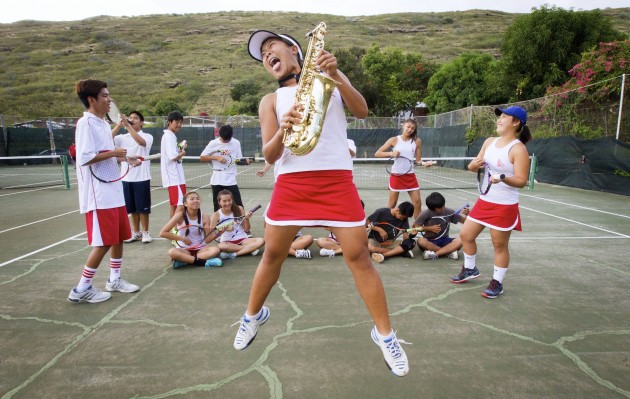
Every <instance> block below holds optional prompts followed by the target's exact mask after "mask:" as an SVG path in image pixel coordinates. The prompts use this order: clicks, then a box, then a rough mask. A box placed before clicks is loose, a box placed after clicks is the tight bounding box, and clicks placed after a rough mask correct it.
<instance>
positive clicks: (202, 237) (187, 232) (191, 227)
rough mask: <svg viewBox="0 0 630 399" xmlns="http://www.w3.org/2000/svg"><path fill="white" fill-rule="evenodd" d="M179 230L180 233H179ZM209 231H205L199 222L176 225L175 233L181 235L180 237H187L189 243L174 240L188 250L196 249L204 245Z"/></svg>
mask: <svg viewBox="0 0 630 399" xmlns="http://www.w3.org/2000/svg"><path fill="white" fill-rule="evenodd" d="M180 232H181V233H180ZM209 233H210V232H206V229H204V228H203V226H202V225H199V224H187V225H184V226H177V227H176V228H175V234H177V235H179V236H182V238H184V237H185V238H188V240H190V244H186V242H185V241H183V240H179V241H176V243H177V246H178V247H180V248H184V249H187V250H189V251H196V250H198V249H201V248H203V247H204V246H205V245H206V237H208V234H209Z"/></svg>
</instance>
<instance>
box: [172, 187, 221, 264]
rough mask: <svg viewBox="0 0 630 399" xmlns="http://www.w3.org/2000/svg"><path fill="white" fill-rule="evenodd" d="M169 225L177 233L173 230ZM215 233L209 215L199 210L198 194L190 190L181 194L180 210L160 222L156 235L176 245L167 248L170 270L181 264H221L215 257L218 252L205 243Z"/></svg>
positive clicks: (211, 238)
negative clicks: (176, 245)
mask: <svg viewBox="0 0 630 399" xmlns="http://www.w3.org/2000/svg"><path fill="white" fill-rule="evenodd" d="M173 228H175V229H176V230H177V234H175V233H173ZM218 234H219V233H218V232H217V231H216V230H214V229H212V228H211V227H210V216H209V215H208V214H206V213H204V212H202V211H201V197H200V196H199V194H198V193H197V192H195V191H191V192H189V193H186V195H184V204H183V209H182V210H181V211H180V212H176V213H175V215H174V216H173V217H172V218H171V220H169V221H168V223H166V224H165V225H164V227H163V228H162V231H161V232H160V237H162V238H166V239H167V240H176V241H177V243H178V247H176V248H171V249H169V250H168V255H169V256H170V257H171V259H173V269H177V268H180V267H182V266H185V265H196V266H205V267H218V266H223V262H222V261H221V259H219V258H218V256H219V252H221V251H220V250H219V248H217V247H216V246H211V245H209V243H210V242H211V241H212V240H214V239H215V238H216V236H217V235H218Z"/></svg>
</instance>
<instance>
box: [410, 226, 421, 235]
mask: <svg viewBox="0 0 630 399" xmlns="http://www.w3.org/2000/svg"><path fill="white" fill-rule="evenodd" d="M419 231H423V229H422V226H418V227H412V228H411V229H407V233H416V232H419Z"/></svg>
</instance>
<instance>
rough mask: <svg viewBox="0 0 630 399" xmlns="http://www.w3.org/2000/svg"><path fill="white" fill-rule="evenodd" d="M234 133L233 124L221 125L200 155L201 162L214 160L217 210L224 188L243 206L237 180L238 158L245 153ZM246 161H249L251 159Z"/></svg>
mask: <svg viewBox="0 0 630 399" xmlns="http://www.w3.org/2000/svg"><path fill="white" fill-rule="evenodd" d="M233 134H234V132H233V129H232V126H230V125H223V126H221V128H219V137H217V138H216V139H214V140H211V141H210V142H209V143H208V145H207V146H206V148H204V150H203V151H202V152H201V156H200V157H199V160H200V161H201V162H212V170H213V171H212V177H210V185H211V186H212V201H213V203H214V211H215V212H216V211H217V210H219V208H220V206H219V202H218V201H217V198H218V195H219V192H220V191H222V190H230V191H231V192H232V195H234V202H236V204H237V205H239V206H243V200H241V192H240V191H239V189H238V185H237V182H236V160H237V159H240V158H242V157H243V154H242V150H241V143H240V142H239V141H238V140H237V139H235V138H234V137H232V136H233ZM246 162H247V163H249V161H246ZM248 231H249V230H248Z"/></svg>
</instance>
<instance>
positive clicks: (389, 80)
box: [360, 46, 437, 116]
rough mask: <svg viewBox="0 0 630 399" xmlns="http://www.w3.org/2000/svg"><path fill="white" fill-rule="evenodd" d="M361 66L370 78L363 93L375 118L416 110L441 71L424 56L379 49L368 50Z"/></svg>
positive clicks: (373, 47) (396, 49) (399, 50)
mask: <svg viewBox="0 0 630 399" xmlns="http://www.w3.org/2000/svg"><path fill="white" fill-rule="evenodd" d="M361 64H362V66H363V69H364V73H365V76H366V77H367V79H366V81H365V83H364V87H362V88H361V90H360V91H361V92H362V94H363V96H364V97H365V99H366V101H367V103H368V107H369V108H370V113H371V114H372V115H374V116H392V115H394V114H396V113H397V112H399V111H403V110H410V109H413V108H414V107H415V105H416V103H417V102H419V101H421V100H422V99H423V98H424V97H426V95H427V84H428V82H429V78H430V77H431V75H433V73H434V72H435V71H436V70H437V66H436V65H435V64H434V63H432V62H429V61H425V60H424V59H423V58H422V55H421V54H413V53H407V54H404V53H403V52H402V50H401V49H398V48H395V49H388V50H385V51H381V50H380V49H379V48H378V47H377V46H372V47H371V48H370V49H369V50H368V51H367V53H366V54H365V56H364V57H363V58H362V62H361Z"/></svg>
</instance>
